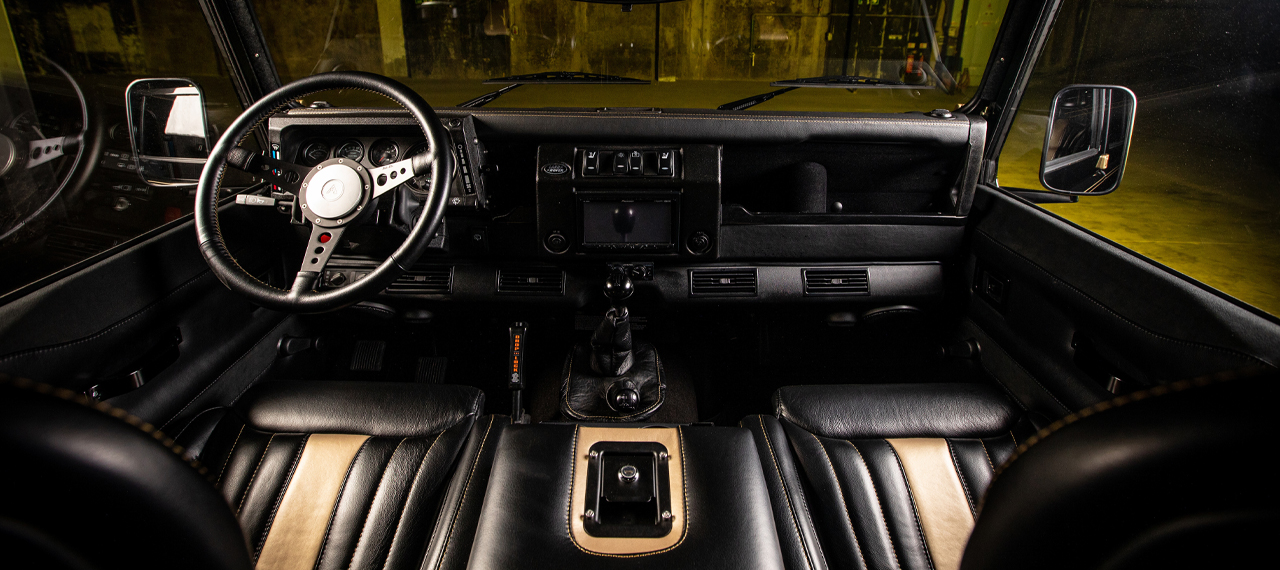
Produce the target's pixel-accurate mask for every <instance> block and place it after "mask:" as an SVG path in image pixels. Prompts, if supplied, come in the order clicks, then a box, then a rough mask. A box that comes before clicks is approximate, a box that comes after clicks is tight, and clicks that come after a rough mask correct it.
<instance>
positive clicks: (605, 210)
mask: <svg viewBox="0 0 1280 570" xmlns="http://www.w3.org/2000/svg"><path fill="white" fill-rule="evenodd" d="M661 194H662V195H660V196H653V197H645V198H634V197H631V198H623V197H619V196H610V195H608V194H596V193H592V194H589V195H582V194H579V196H578V212H579V216H578V219H579V222H580V223H579V224H578V228H579V231H578V236H579V238H580V240H581V241H580V242H579V245H580V246H582V247H584V248H588V249H607V250H618V249H623V250H656V251H663V250H674V249H675V247H676V235H677V231H678V226H679V219H680V213H679V212H680V201H679V195H678V194H667V193H665V192H664V193H661Z"/></svg>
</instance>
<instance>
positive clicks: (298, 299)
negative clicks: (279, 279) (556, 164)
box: [195, 71, 453, 313]
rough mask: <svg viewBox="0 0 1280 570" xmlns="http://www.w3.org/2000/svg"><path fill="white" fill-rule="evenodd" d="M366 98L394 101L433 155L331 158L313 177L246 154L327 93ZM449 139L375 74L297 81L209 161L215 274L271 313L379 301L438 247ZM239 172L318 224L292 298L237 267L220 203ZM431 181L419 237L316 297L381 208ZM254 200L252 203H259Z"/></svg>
mask: <svg viewBox="0 0 1280 570" xmlns="http://www.w3.org/2000/svg"><path fill="white" fill-rule="evenodd" d="M333 89H360V90H364V91H371V92H374V93H378V94H380V95H384V96H386V97H387V98H389V99H391V100H393V101H395V102H396V103H399V104H400V106H402V107H404V108H405V109H406V110H408V111H409V114H410V115H412V116H413V118H414V119H415V120H417V122H418V126H420V127H422V133H423V134H424V135H426V137H427V143H428V144H429V145H430V150H429V151H428V152H425V153H420V154H417V155H414V156H412V157H409V158H407V159H405V160H401V161H399V162H395V163H392V164H388V165H386V166H381V167H378V168H367V167H365V166H363V165H361V164H360V163H358V162H354V161H351V160H348V159H344V158H331V159H329V160H326V161H324V162H321V163H320V164H317V165H316V166H315V167H312V168H309V167H306V166H300V165H297V164H292V163H289V162H286V161H283V160H278V159H274V158H270V157H267V156H263V155H261V154H259V153H256V152H251V151H248V150H245V149H243V148H240V147H239V144H240V143H242V142H244V140H245V139H247V138H248V137H249V135H250V134H251V133H252V132H253V130H254V129H255V128H257V127H258V126H259V125H261V124H262V122H263V121H265V120H266V119H267V118H268V117H270V116H271V115H273V114H275V113H276V112H277V111H280V110H281V109H283V108H285V107H287V106H289V104H290V103H292V102H294V101H296V100H298V99H300V98H303V97H306V96H308V95H312V94H315V93H319V92H321V91H329V90H333ZM448 141H449V134H448V132H447V131H446V130H445V128H444V125H442V124H441V123H440V119H439V118H437V117H436V113H435V111H434V110H432V109H431V106H430V105H428V104H427V102H426V101H424V100H422V97H420V96H419V95H418V94H417V93H415V92H414V91H413V90H412V89H409V88H408V87H406V86H405V85H404V84H402V83H400V82H398V81H395V80H392V79H388V78H386V77H383V76H381V75H375V74H372V73H363V72H353V71H338V72H332V73H322V74H319V75H312V76H310V77H306V78H304V79H299V80H298V81H294V82H293V83H290V84H288V85H285V86H284V87H281V88H280V89H277V90H275V91H274V92H272V93H270V94H268V95H267V96H266V97H263V98H262V99H261V100H259V101H258V102H257V103H254V104H253V105H252V106H251V107H249V108H248V109H246V110H245V112H244V113H242V114H241V115H240V117H239V118H237V119H236V120H235V122H233V123H232V124H231V126H229V127H227V130H226V131H225V132H224V133H223V134H222V137H221V138H219V139H218V142H217V144H215V145H214V146H213V149H212V150H211V151H210V153H209V161H208V162H207V163H206V164H205V167H204V170H203V171H202V172H201V174H200V183H199V184H198V185H197V187H196V208H195V220H196V234H197V236H198V238H199V241H200V252H201V253H202V254H203V255H204V258H205V261H207V262H208V263H209V267H210V269H211V270H212V271H213V273H214V275H216V276H217V277H218V279H219V280H220V281H222V283H223V284H225V285H226V286H227V288H229V289H231V290H232V291H235V292H236V293H239V294H241V295H243V296H245V297H247V298H249V300H251V301H253V302H254V303H257V304H259V305H261V306H263V307H267V308H270V309H276V310H280V311H286V312H292V313H319V312H324V311H331V310H334V309H339V308H342V307H345V306H348V305H351V304H353V303H356V302H359V301H361V300H363V299H365V298H368V297H371V296H373V295H376V294H377V293H379V292H381V291H382V290H383V289H385V288H386V287H387V285H390V284H391V282H392V281H395V279H396V278H397V277H399V276H400V275H401V274H403V273H404V272H405V271H406V270H408V269H409V268H410V267H412V266H413V264H414V262H416V261H417V260H418V258H419V257H420V256H421V255H422V253H423V251H425V250H426V249H427V246H428V245H429V244H430V241H431V236H433V235H435V232H436V227H437V226H439V224H440V218H441V217H442V216H443V215H444V209H445V202H446V200H447V198H448V195H449V186H450V184H451V183H452V180H453V154H452V153H451V152H450V150H449V142H448ZM228 165H230V166H233V167H235V168H238V169H240V170H243V171H245V172H248V173H250V174H252V175H254V176H256V177H258V178H261V179H264V180H266V181H268V182H270V183H272V184H275V185H276V186H278V187H279V188H280V189H281V191H283V192H287V193H289V194H292V195H293V198H292V199H293V200H295V201H296V203H297V204H298V205H299V206H300V207H301V210H302V215H303V217H304V218H306V221H308V222H310V223H311V238H310V239H309V240H308V241H307V247H306V252H305V254H304V256H303V258H302V265H301V269H300V270H299V271H298V275H297V277H295V278H294V280H293V285H292V287H290V288H289V289H288V290H285V289H280V288H278V287H273V286H271V285H269V284H267V283H263V282H262V281H259V280H258V279H257V278H256V277H254V276H253V275H251V274H249V273H248V272H246V271H245V270H244V268H242V267H240V265H239V264H238V263H236V260H235V258H233V257H232V256H231V253H230V252H229V251H228V250H227V247H226V244H225V243H224V241H223V238H222V230H221V228H220V227H219V225H218V196H219V190H220V189H221V182H222V176H223V174H224V173H225V172H226V168H227V166H228ZM427 173H431V186H430V188H429V194H428V196H427V198H426V200H424V201H423V205H422V208H423V212H422V215H421V216H419V217H418V221H417V222H415V223H414V225H413V228H412V229H411V230H410V231H409V236H408V237H407V238H405V240H404V243H403V244H401V245H400V247H399V248H397V249H396V250H395V251H394V252H392V254H391V256H390V257H388V258H387V259H386V260H384V261H383V262H382V263H381V264H379V265H378V267H377V269H374V270H373V271H372V272H370V273H369V274H368V275H367V276H365V277H364V278H363V279H361V280H359V281H356V282H354V283H352V284H350V285H347V286H346V287H343V288H341V289H334V290H330V291H323V292H321V291H316V290H315V288H316V286H317V284H318V283H319V280H320V276H321V275H323V272H324V267H325V264H326V263H328V261H329V256H330V254H332V253H333V250H334V248H336V247H337V246H338V242H339V240H341V239H342V234H343V232H344V231H345V230H346V228H347V227H348V226H349V225H350V224H351V223H352V222H353V221H354V220H355V219H356V218H357V217H359V214H360V213H361V212H363V211H364V209H365V208H366V207H368V206H369V203H370V201H371V200H373V199H374V198H377V197H378V196H381V195H383V194H385V193H387V192H388V191H390V190H392V189H394V188H396V187H398V186H400V185H401V184H403V183H404V182H407V181H409V180H411V179H413V178H415V177H417V176H420V175H423V174H427ZM250 198H252V197H250Z"/></svg>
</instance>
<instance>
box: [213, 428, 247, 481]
mask: <svg viewBox="0 0 1280 570" xmlns="http://www.w3.org/2000/svg"><path fill="white" fill-rule="evenodd" d="M243 434H244V424H243V423H241V424H240V431H238V432H236V439H235V441H233V442H231V451H228V452H227V460H226V461H223V462H222V469H219V470H218V479H217V480H216V481H214V482H213V486H214V487H217V486H218V485H219V484H220V483H222V475H223V474H224V473H226V472H227V466H228V465H230V464H231V457H232V456H234V455H235V454H236V446H237V445H239V444H240V436H241V435H243Z"/></svg>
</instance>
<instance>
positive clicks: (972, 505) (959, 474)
mask: <svg viewBox="0 0 1280 570" xmlns="http://www.w3.org/2000/svg"><path fill="white" fill-rule="evenodd" d="M942 441H945V442H947V452H948V453H950V454H951V466H952V467H954V468H955V470H956V478H957V479H959V480H960V488H961V489H964V498H965V499H967V500H968V501H969V514H971V515H973V518H974V519H975V520H976V519H977V518H978V511H977V508H978V505H977V503H976V502H974V500H973V494H972V493H970V492H969V483H968V482H967V481H965V480H964V471H963V470H961V469H960V462H959V461H956V448H955V447H953V446H952V445H951V440H949V439H946V438H943V440H942Z"/></svg>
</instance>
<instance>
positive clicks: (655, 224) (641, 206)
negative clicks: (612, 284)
mask: <svg viewBox="0 0 1280 570" xmlns="http://www.w3.org/2000/svg"><path fill="white" fill-rule="evenodd" d="M537 193H538V206H537V209H538V235H539V238H540V239H541V240H542V248H540V253H541V254H542V255H543V256H544V257H551V258H556V257H565V256H570V257H574V256H578V257H600V258H602V259H603V258H610V259H618V258H626V257H629V256H643V257H645V258H646V259H648V258H670V257H674V258H679V257H687V258H713V257H715V255H716V249H717V246H718V243H719V233H720V147H719V146H715V145H685V146H672V145H653V146H642V145H628V146H616V145H566V144H548V145H542V146H541V147H539V148H538V170H537Z"/></svg>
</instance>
